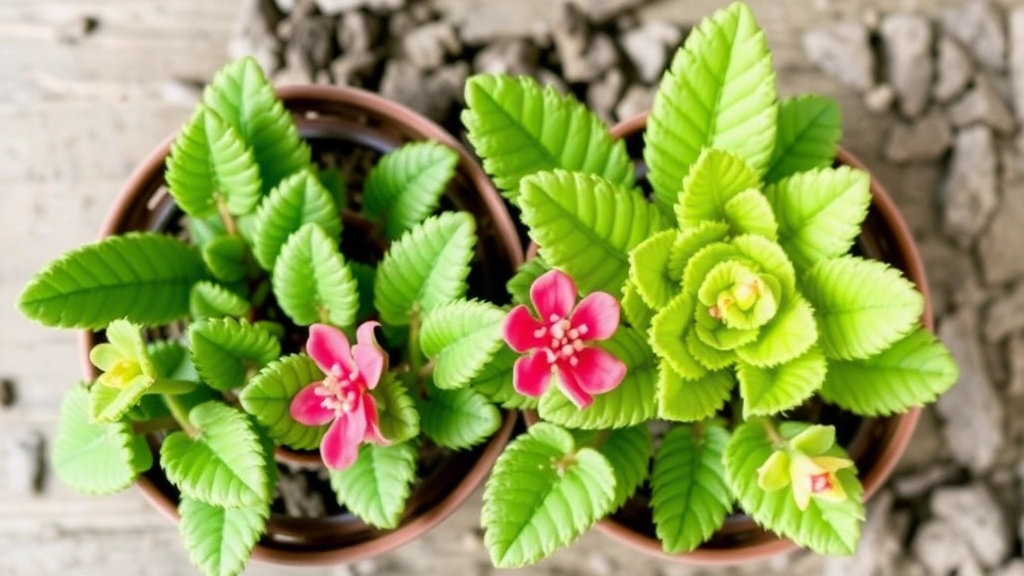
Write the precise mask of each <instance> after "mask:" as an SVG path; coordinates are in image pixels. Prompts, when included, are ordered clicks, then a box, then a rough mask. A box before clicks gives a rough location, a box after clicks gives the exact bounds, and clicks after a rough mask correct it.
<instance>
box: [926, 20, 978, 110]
mask: <svg viewBox="0 0 1024 576" xmlns="http://www.w3.org/2000/svg"><path fill="white" fill-rule="evenodd" d="M937 44H938V59H937V60H936V67H935V87H934V88H933V89H932V95H933V96H934V97H935V99H936V100H938V101H939V102H948V101H949V100H952V99H953V98H955V97H956V96H959V95H960V93H962V92H963V91H964V88H967V84H968V83H969V82H970V81H971V77H972V76H973V75H974V62H972V61H971V57H970V56H968V55H967V52H966V51H965V50H964V48H963V46H961V45H960V43H959V42H957V41H956V40H954V39H952V38H950V37H949V36H946V35H942V36H940V37H939V40H938V43H937Z"/></svg>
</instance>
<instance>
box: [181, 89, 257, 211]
mask: <svg viewBox="0 0 1024 576" xmlns="http://www.w3.org/2000/svg"><path fill="white" fill-rule="evenodd" d="M166 177H167V188H168V190H169V191H170V193H171V196H173V197H174V201H175V202H176V203H177V204H178V206H180V207H181V209H182V210H184V211H185V213H187V214H188V215H189V216H194V217H197V218H202V217H205V216H212V215H214V214H216V213H217V209H218V205H223V206H224V208H225V209H227V211H228V212H230V213H231V214H233V215H235V216H241V215H243V214H248V213H250V212H252V211H253V209H255V208H256V205H257V204H258V203H259V201H260V196H261V195H262V194H261V185H260V173H259V168H258V167H257V166H256V158H255V157H254V156H253V153H252V150H251V149H249V148H248V147H247V146H246V143H245V141H244V140H243V139H242V137H241V135H239V134H238V133H237V132H236V131H235V129H234V128H233V127H232V126H231V125H230V124H229V123H227V122H225V121H224V120H223V119H222V118H221V117H220V116H219V115H218V114H217V113H216V112H214V111H213V110H210V109H208V108H206V107H205V106H199V108H197V109H196V112H195V114H193V115H192V119H191V120H189V122H188V123H187V124H186V125H185V127H184V128H182V129H181V133H180V134H179V135H178V137H177V138H175V140H174V143H173V144H172V145H171V153H170V156H169V157H168V159H167V173H166Z"/></svg>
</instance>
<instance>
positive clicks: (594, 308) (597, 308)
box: [571, 292, 619, 340]
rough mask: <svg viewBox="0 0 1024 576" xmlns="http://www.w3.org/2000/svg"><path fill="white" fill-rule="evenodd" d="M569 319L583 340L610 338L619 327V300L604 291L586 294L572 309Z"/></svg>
mask: <svg viewBox="0 0 1024 576" xmlns="http://www.w3.org/2000/svg"><path fill="white" fill-rule="evenodd" d="M571 321H572V327H573V328H576V329H577V330H580V338H581V339H583V340H605V339H607V338H611V337H612V335H613V334H615V331H616V330H618V328H619V301H618V300H616V299H615V298H614V297H613V296H612V295H611V294H606V293H604V292H594V293H593V294H588V295H587V297H586V298H584V299H583V300H582V301H581V302H580V304H579V306H577V307H576V310H574V311H573V313H572V319H571ZM584 326H585V327H586V328H585V329H581V328H582V327H584Z"/></svg>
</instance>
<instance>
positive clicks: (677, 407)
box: [657, 364, 736, 422]
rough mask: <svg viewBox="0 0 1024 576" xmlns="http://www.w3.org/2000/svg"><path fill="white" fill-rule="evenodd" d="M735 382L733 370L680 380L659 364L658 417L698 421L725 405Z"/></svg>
mask: <svg viewBox="0 0 1024 576" xmlns="http://www.w3.org/2000/svg"><path fill="white" fill-rule="evenodd" d="M735 385H736V381H735V380H734V379H733V376H732V371H730V370H719V371H716V372H708V373H707V374H705V375H703V376H701V377H700V378H697V379H696V380H683V379H682V378H680V377H679V375H678V374H676V373H675V372H674V371H673V370H672V369H671V368H669V367H668V366H665V365H664V364H662V366H661V369H660V370H659V371H658V391H657V394H658V417H659V418H661V419H663V420H674V421H677V422H699V421H701V420H705V419H707V418H710V417H712V416H714V415H715V414H716V413H717V412H718V411H719V410H721V409H722V407H723V406H725V403H726V402H727V401H728V400H729V396H730V395H731V394H732V389H733V386H735Z"/></svg>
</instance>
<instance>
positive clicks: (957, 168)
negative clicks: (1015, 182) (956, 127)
mask: <svg viewBox="0 0 1024 576" xmlns="http://www.w3.org/2000/svg"><path fill="white" fill-rule="evenodd" d="M942 197H943V204H944V223H945V229H946V233H947V234H949V235H950V236H951V237H952V238H953V239H954V240H955V241H956V242H957V243H959V244H961V245H964V246H966V245H969V244H970V243H971V242H972V241H973V240H974V238H975V237H976V236H977V235H978V234H979V233H980V232H981V231H982V230H983V229H984V228H985V226H986V225H987V224H988V222H989V219H990V218H991V217H992V213H993V212H994V211H995V209H996V206H997V205H998V203H999V192H998V187H997V182H996V151H995V144H994V142H993V139H992V131H991V130H990V129H989V128H988V127H986V126H971V127H968V128H964V129H962V130H960V132H958V133H957V136H956V139H955V141H954V145H953V159H952V161H951V162H950V166H949V172H948V174H947V176H946V181H945V183H944V184H943V189H942Z"/></svg>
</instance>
